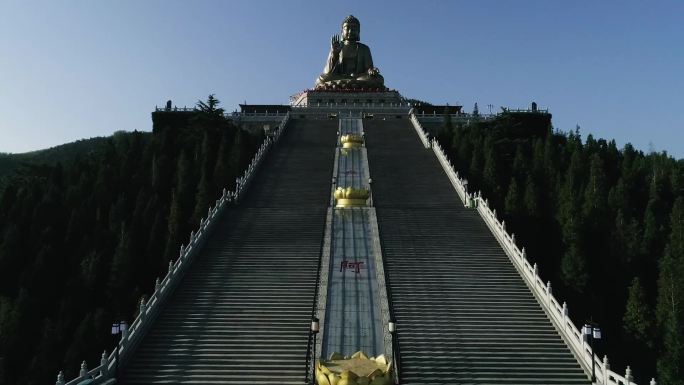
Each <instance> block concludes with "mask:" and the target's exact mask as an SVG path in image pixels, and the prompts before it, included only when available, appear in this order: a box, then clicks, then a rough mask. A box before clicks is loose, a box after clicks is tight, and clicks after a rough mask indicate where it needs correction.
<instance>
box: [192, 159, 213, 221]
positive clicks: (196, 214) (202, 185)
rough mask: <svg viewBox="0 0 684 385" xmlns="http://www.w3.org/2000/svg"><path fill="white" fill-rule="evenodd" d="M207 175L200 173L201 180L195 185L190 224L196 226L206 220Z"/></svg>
mask: <svg viewBox="0 0 684 385" xmlns="http://www.w3.org/2000/svg"><path fill="white" fill-rule="evenodd" d="M209 179H210V178H209V175H208V173H207V172H206V171H202V178H200V182H199V184H198V185H197V194H196V195H195V209H194V210H193V216H192V222H193V224H194V225H195V226H196V225H198V224H199V223H200V220H201V219H202V218H205V219H206V216H207V209H208V208H209V202H210V200H211V198H210V197H209V190H210V186H209Z"/></svg>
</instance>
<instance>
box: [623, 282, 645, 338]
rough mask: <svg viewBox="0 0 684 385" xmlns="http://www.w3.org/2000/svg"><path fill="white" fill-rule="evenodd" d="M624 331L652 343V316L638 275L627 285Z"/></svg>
mask: <svg viewBox="0 0 684 385" xmlns="http://www.w3.org/2000/svg"><path fill="white" fill-rule="evenodd" d="M622 320H623V327H624V329H625V331H626V332H627V333H628V334H629V335H630V336H632V338H634V339H635V340H637V341H639V342H641V343H643V344H645V345H646V346H649V347H650V346H652V344H653V329H652V327H653V326H652V324H653V316H652V315H651V309H650V308H649V306H648V303H647V302H646V294H645V292H644V288H643V287H642V286H641V281H640V280H639V277H634V279H633V280H632V284H631V285H630V286H629V289H628V295H627V304H626V305H625V314H624V316H623V317H622Z"/></svg>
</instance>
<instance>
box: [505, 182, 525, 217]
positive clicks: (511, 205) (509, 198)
mask: <svg viewBox="0 0 684 385" xmlns="http://www.w3.org/2000/svg"><path fill="white" fill-rule="evenodd" d="M518 190H519V189H518V182H517V181H516V180H515V178H511V182H510V183H509V184H508V193H507V194H506V199H505V200H504V210H505V212H506V214H507V215H508V216H509V217H512V218H518V216H519V215H520V213H521V210H520V206H521V205H520V193H519V192H518Z"/></svg>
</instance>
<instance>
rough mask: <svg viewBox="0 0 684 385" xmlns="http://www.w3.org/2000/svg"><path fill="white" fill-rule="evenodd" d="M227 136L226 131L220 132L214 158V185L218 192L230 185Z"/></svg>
mask: <svg viewBox="0 0 684 385" xmlns="http://www.w3.org/2000/svg"><path fill="white" fill-rule="evenodd" d="M228 135H229V134H228V130H223V131H222V133H221V144H220V146H219V150H218V155H217V157H216V165H215V166H214V183H215V184H216V186H217V187H218V189H219V190H221V189H223V188H228V185H229V183H230V169H229V165H228V158H229V156H230V155H229V152H228V151H229V150H230V137H229V136H228Z"/></svg>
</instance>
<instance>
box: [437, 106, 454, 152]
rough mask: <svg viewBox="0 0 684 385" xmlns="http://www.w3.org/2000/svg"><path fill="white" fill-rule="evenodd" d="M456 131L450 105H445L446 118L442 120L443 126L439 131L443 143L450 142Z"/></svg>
mask: <svg viewBox="0 0 684 385" xmlns="http://www.w3.org/2000/svg"><path fill="white" fill-rule="evenodd" d="M453 133H454V125H453V123H452V122H451V113H450V111H449V105H448V104H447V105H446V106H445V107H444V120H443V121H442V127H441V129H440V131H439V138H438V139H439V140H440V142H442V143H445V144H446V143H450V142H451V137H452V136H453Z"/></svg>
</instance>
